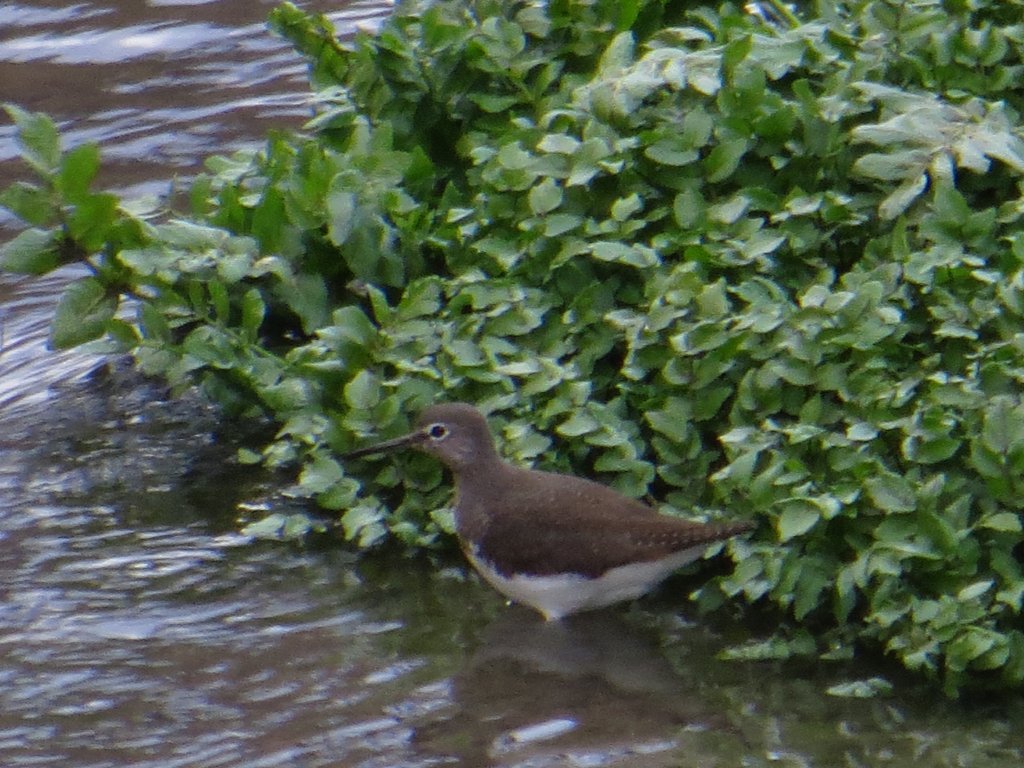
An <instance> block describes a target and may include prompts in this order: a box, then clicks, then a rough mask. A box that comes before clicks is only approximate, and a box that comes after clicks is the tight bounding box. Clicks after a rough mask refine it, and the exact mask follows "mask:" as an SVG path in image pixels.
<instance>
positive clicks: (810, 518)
mask: <svg viewBox="0 0 1024 768" xmlns="http://www.w3.org/2000/svg"><path fill="white" fill-rule="evenodd" d="M820 519H821V512H820V511H819V510H818V509H817V508H816V507H815V506H814V505H813V504H808V503H806V502H802V501H795V502H790V503H788V504H787V505H786V507H785V509H783V510H782V514H781V515H779V517H778V520H777V521H776V523H775V527H776V530H777V532H778V535H779V541H780V542H783V543H785V542H787V541H789V540H790V539H794V538H796V537H797V536H802V535H803V534H805V533H807V532H808V531H809V530H811V528H813V527H814V525H815V524H816V523H817V522H818V520H820Z"/></svg>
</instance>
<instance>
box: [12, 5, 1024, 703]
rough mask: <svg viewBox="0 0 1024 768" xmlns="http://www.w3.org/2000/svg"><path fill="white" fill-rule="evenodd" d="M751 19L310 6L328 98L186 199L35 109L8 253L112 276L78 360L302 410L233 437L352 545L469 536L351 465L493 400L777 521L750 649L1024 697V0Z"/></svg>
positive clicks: (740, 13) (413, 461) (547, 454)
mask: <svg viewBox="0 0 1024 768" xmlns="http://www.w3.org/2000/svg"><path fill="white" fill-rule="evenodd" d="M762 5H765V6H772V7H775V16H774V17H768V18H763V17H762V16H759V15H758V14H752V13H748V12H745V11H744V10H743V9H742V8H740V7H737V6H735V5H730V4H723V5H721V6H719V7H714V6H713V5H711V4H698V3H688V2H671V1H670V0H660V1H659V0H632V2H629V1H626V2H610V1H609V0H550V2H514V3H510V2H505V1H503V0H476V1H472V0H461V1H458V0H447V1H443V2H442V1H439V2H414V1H412V0H407V2H403V3H401V4H399V6H398V7H397V8H396V10H395V12H394V14H393V16H392V17H391V18H390V19H389V20H388V21H387V22H386V23H385V25H384V26H383V28H382V29H381V30H380V31H379V32H378V33H375V34H373V35H370V34H360V35H359V36H357V37H356V38H355V39H354V40H353V41H351V42H339V41H338V40H336V39H335V36H334V33H333V30H332V29H331V27H330V24H329V22H328V21H327V20H326V19H324V18H323V17H313V16H307V15H305V14H304V13H302V12H301V11H299V10H298V9H296V8H295V7H294V6H291V5H287V4H286V5H283V6H281V7H280V8H278V9H277V10H276V11H275V12H274V15H273V19H272V24H273V27H274V28H275V29H276V30H277V31H278V32H279V33H281V34H283V35H285V36H286V37H287V38H288V39H290V40H291V41H292V42H293V43H294V45H295V46H296V48H297V49H298V50H299V51H300V52H301V53H302V54H303V55H304V56H305V57H306V58H307V59H308V60H309V64H310V73H311V81H312V84H313V86H314V90H315V94H316V100H317V105H318V106H317V111H316V117H315V118H314V119H313V120H312V121H311V123H310V124H309V125H308V126H307V131H306V132H304V133H295V134H279V135H274V136H271V137H270V138H269V139H268V141H267V143H266V146H265V147H263V148H261V149H259V150H254V151H252V152H247V153H241V154H238V155H235V156H233V157H230V158H226V157H216V158H211V159H210V160H209V161H208V163H207V166H208V173H207V174H206V175H204V176H202V177H200V178H199V179H197V180H196V181H195V182H194V183H193V184H192V186H191V190H190V193H189V200H188V205H187V210H173V211H172V210H163V209H154V208H151V209H149V210H144V209H143V208H142V207H141V206H139V205H137V204H130V203H126V202H124V201H122V200H119V199H118V198H117V197H116V196H114V195H111V194H107V193H98V192H95V191H93V190H92V187H91V182H92V180H93V178H94V176H95V174H96V172H97V170H98V168H99V165H100V153H99V150H98V148H97V147H95V146H93V145H82V146H79V147H75V148H73V149H70V150H67V151H64V150H62V148H61V145H60V140H59V137H58V134H57V131H56V130H55V128H54V125H53V123H52V122H51V121H50V120H49V119H48V118H46V117H44V116H41V115H34V114H29V113H26V112H24V111H22V110H20V109H18V108H16V107H13V106H12V107H8V112H9V114H10V115H11V117H12V118H13V120H14V121H15V123H16V124H17V126H18V129H19V135H20V140H21V145H22V148H23V154H24V159H25V161H26V162H27V163H28V164H29V165H30V166H31V168H32V170H33V171H34V172H35V174H36V175H37V177H38V179H37V181H36V182H35V183H24V182H19V183H16V184H13V185H11V186H10V187H8V188H7V189H6V190H5V191H4V192H3V193H2V194H0V204H2V205H3V206H4V207H6V208H8V209H9V210H11V211H12V212H14V213H15V214H16V215H17V216H19V217H20V218H21V219H22V220H24V221H25V222H26V224H27V225H28V228H27V229H25V230H24V231H23V232H22V233H21V234H20V235H18V236H17V237H16V238H15V239H14V240H13V241H11V242H9V243H7V244H6V245H5V246H4V247H3V249H2V265H3V268H4V269H6V270H9V271H13V272H19V273H28V274H43V273H46V272H48V271H50V270H53V269H54V268H56V267H58V266H60V265H63V264H67V263H72V262H76V263H80V264H82V265H84V266H85V267H87V275H86V276H84V277H81V278H80V279H78V280H77V281H75V282H73V283H72V284H71V285H70V286H69V287H68V289H67V291H66V293H65V294H64V296H63V298H62V300H61V302H60V304H59V307H58V309H57V312H56V316H55V317H54V320H53V330H52V342H53V344H54V345H55V346H57V347H69V346H75V345H79V344H83V343H86V342H89V343H93V344H96V343H99V342H97V340H100V339H102V340H103V341H102V343H103V344H105V345H107V347H108V348H111V349H115V350H122V351H128V352H130V353H132V354H133V355H134V357H135V359H136V360H137V362H138V365H139V366H140V368H141V369H142V370H144V371H146V372H148V373H152V374H157V375H159V376H162V377H164V378H166V379H167V380H169V381H170V382H171V383H172V384H174V385H178V386H188V385H190V384H193V383H199V384H200V385H201V386H202V387H203V389H204V390H205V391H206V392H207V393H208V394H209V395H210V397H212V398H213V399H214V400H215V401H217V402H218V403H220V404H221V405H222V406H223V407H224V408H225V409H226V410H227V411H228V412H230V413H233V414H237V415H243V416H246V415H248V416H259V417H261V418H264V419H268V420H269V421H271V422H272V423H274V424H276V425H277V427H278V429H277V433H276V436H275V437H274V439H273V440H272V441H271V442H270V443H269V444H268V445H265V446H258V447H254V448H252V449H247V450H245V451H243V452H242V457H243V459H244V460H247V461H252V462H257V461H262V462H264V463H265V464H267V465H268V466H271V467H281V466H294V467H297V468H298V481H297V483H296V484H295V486H294V487H293V488H292V489H290V492H291V493H294V494H297V495H300V496H307V497H309V498H311V499H315V500H316V502H317V503H318V504H319V505H320V506H321V507H322V508H324V509H326V510H331V511H336V512H337V515H338V517H339V520H340V524H341V526H342V527H343V530H344V533H345V535H346V536H347V538H349V539H350V540H352V541H353V542H355V543H356V544H357V545H358V546H361V547H372V546H375V545H378V544H379V543H381V542H383V541H385V540H391V541H395V542H398V543H401V544H402V545H405V546H408V547H413V548H419V547H432V546H435V545H436V544H437V543H438V542H439V541H443V540H446V535H447V533H448V532H449V530H450V525H451V521H450V516H449V514H448V513H447V512H446V511H445V507H444V505H445V503H446V501H447V494H448V491H447V490H446V487H445V485H444V484H443V478H442V474H441V469H440V467H439V466H437V465H436V464H435V463H434V462H432V461H430V460H429V459H427V458H426V457H420V456H408V457H402V458H400V459H397V460H396V462H386V463H379V464H368V463H363V464H360V465H358V466H355V467H353V466H343V465H342V464H341V463H339V461H338V460H337V459H336V458H335V457H336V455H337V454H338V453H340V452H343V451H345V450H347V449H350V448H351V447H353V446H354V445H356V444H357V443H359V442H360V441H362V440H364V439H365V438H366V436H367V435H369V434H385V435H388V434H395V433H398V432H399V431H401V430H403V429H404V428H405V427H406V426H407V423H408V419H409V418H410V415H411V414H413V413H415V412H416V411H418V410H419V409H420V408H421V407H422V406H424V405H425V404H426V403H428V402H432V401H434V400H436V399H440V398H444V399H459V400H468V401H472V402H476V403H478V404H480V405H481V406H482V407H483V408H484V409H486V410H490V411H491V412H492V423H493V424H494V425H495V426H496V428H497V429H498V430H499V437H500V441H501V443H502V445H503V449H504V452H505V453H506V455H508V456H509V458H511V459H512V460H514V461H516V462H520V463H524V464H535V465H543V466H548V467H552V468H556V469H561V470H570V471H575V472H579V473H582V474H586V475H589V476H596V477H600V478H602V479H604V480H605V481H607V482H610V483H612V484H614V485H615V486H616V487H618V488H619V489H620V490H622V491H624V492H626V493H629V494H632V495H636V496H639V495H642V494H646V493H651V494H653V495H654V496H656V497H657V498H659V499H661V500H664V501H665V502H666V504H667V505H669V506H671V507H673V508H675V509H676V510H679V511H681V512H684V513H685V514H688V515H699V516H705V517H712V516H717V515H724V516H728V517H743V516H749V517H750V518H752V519H756V520H758V521H760V522H761V528H760V531H759V533H758V534H756V535H755V536H753V537H752V538H751V539H750V540H748V541H734V542H731V543H730V544H729V545H728V546H727V547H726V549H725V552H726V555H727V559H729V560H731V563H732V565H731V567H730V569H729V571H728V572H727V573H726V574H725V575H723V576H721V577H719V578H717V579H715V580H713V581H711V582H709V583H708V584H707V585H706V586H704V587H702V588H701V589H700V590H698V592H697V593H696V597H697V599H698V600H699V602H700V603H701V604H702V605H704V606H705V607H713V606H715V605H718V604H720V603H721V602H723V601H724V600H726V599H730V598H737V597H742V598H743V599H745V600H747V601H749V602H751V603H757V602H761V603H771V604H774V605H775V606H776V607H777V608H778V609H779V610H781V611H783V612H785V613H786V614H787V615H788V616H789V618H790V620H791V622H790V624H789V625H788V626H789V628H788V629H787V628H785V627H784V628H783V629H781V630H780V632H779V634H778V635H777V636H776V637H774V638H771V639H770V640H768V641H764V642H760V643H756V644H751V645H749V646H744V647H741V648H737V649H734V650H733V652H732V653H733V655H735V656H739V657H745V658H777V657H781V656H786V655H792V654H808V655H815V654H817V655H819V656H820V657H821V658H826V659H828V658H833V659H844V658H849V657H850V656H851V655H852V654H853V653H854V651H855V649H856V648H857V647H858V645H862V646H864V647H869V648H879V649H882V650H883V651H884V652H885V653H887V654H889V655H891V656H892V657H895V658H897V659H898V660H899V661H900V662H902V663H903V664H904V665H905V666H906V667H908V668H910V669H912V670H918V671H920V672H923V673H926V674H927V675H929V676H932V677H935V678H937V679H939V680H941V681H942V683H943V685H944V687H945V689H946V691H947V692H948V693H950V694H955V693H956V692H958V691H959V690H960V689H961V688H962V687H963V686H964V685H965V684H967V683H969V682H970V683H973V684H976V685H984V686H999V685H1002V686H1013V687H1016V686H1020V685H1021V683H1022V682H1024V632H1022V629H1021V627H1022V625H1021V620H1020V614H1021V604H1022V600H1024V572H1022V565H1021V562H1022V560H1024V545H1022V542H1024V529H1022V518H1021V511H1022V507H1024V401H1022V396H1021V387H1022V381H1024V224H1022V221H1024V197H1022V190H1024V183H1022V182H1024V140H1022V131H1021V128H1020V121H1021V117H1020V115H1021V110H1022V108H1024V89H1022V88H1021V86H1020V83H1021V82H1022V76H1024V24H1022V23H1021V22H1020V19H1021V18H1022V17H1024V2H1021V0H998V1H997V0H989V1H986V0H948V1H946V2H939V1H938V0H923V1H922V2H918V3H903V2H899V3H897V2H890V1H888V0H843V1H841V2H835V3H822V2H817V3H814V2H807V3H797V4H796V6H795V10H794V11H792V12H791V11H790V10H788V9H787V8H785V7H784V6H782V5H781V4H778V5H777V6H776V4H762ZM404 489H408V492H406V491H405V490H404ZM317 525H321V523H319V522H317V520H316V518H315V517H308V518H307V517H306V516H301V515H300V516H292V517H287V518H284V517H277V516H273V517H271V518H268V519H267V520H263V521H259V522H257V523H255V524H253V525H252V526H250V531H252V532H255V533H263V534H275V535H289V536H296V535H302V534H304V533H305V532H307V531H308V530H309V529H310V527H311V526H317ZM886 686H887V683H885V681H878V680H875V679H873V680H869V681H863V682H862V683H857V684H851V685H850V686H848V688H849V691H851V692H852V693H850V692H847V691H846V690H845V689H844V690H843V691H837V693H843V694H844V695H870V694H872V693H877V692H878V691H879V690H884V689H885V688H886Z"/></svg>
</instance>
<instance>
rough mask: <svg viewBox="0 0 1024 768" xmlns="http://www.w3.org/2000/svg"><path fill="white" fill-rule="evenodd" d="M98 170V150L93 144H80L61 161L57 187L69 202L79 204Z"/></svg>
mask: <svg viewBox="0 0 1024 768" xmlns="http://www.w3.org/2000/svg"><path fill="white" fill-rule="evenodd" d="M99 169H100V149H99V147H98V146H97V145H96V144H94V143H91V142H90V143H88V144H82V145H80V146H77V147H75V148H74V149H72V150H70V151H69V152H67V153H66V154H65V155H64V157H63V158H62V159H61V163H60V174H59V175H58V177H57V186H58V187H59V189H60V191H61V192H62V193H63V194H64V197H66V198H67V199H68V201H69V202H72V203H78V202H80V201H81V200H82V199H83V198H84V197H85V196H86V195H87V194H88V192H89V186H90V185H91V184H92V182H93V179H95V178H96V173H97V172H98V171H99Z"/></svg>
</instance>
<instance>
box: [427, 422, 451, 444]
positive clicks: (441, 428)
mask: <svg viewBox="0 0 1024 768" xmlns="http://www.w3.org/2000/svg"><path fill="white" fill-rule="evenodd" d="M427 434H428V435H430V439H431V440H444V439H445V438H446V437H448V427H446V426H445V425H444V424H431V425H430V426H429V427H427Z"/></svg>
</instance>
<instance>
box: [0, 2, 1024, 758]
mask: <svg viewBox="0 0 1024 768" xmlns="http://www.w3.org/2000/svg"><path fill="white" fill-rule="evenodd" d="M270 5H271V3H270V2H267V1H265V0H260V1H259V2H256V1H254V0H207V1H205V2H204V1H203V0H182V1H181V2H173V1H171V0H153V1H152V2H148V3H147V2H141V1H140V0H121V2H115V0H95V1H94V2H77V3H74V2H60V1H59V0H49V2H44V1H43V0H24V1H22V0H14V2H5V3H2V4H0V100H4V101H16V102H18V103H20V104H22V105H23V106H25V107H27V108H29V109H42V110H46V111H49V112H51V113H53V114H54V115H55V116H56V117H57V118H58V119H59V120H60V121H61V123H62V125H63V127H64V129H65V131H66V132H67V134H68V136H69V137H70V138H71V140H72V141H81V140H84V139H94V140H97V141H100V142H101V143H102V144H103V146H104V152H105V155H106V157H107V159H108V162H109V161H111V160H112V161H113V162H112V163H111V164H110V165H109V166H108V168H107V171H106V173H107V176H106V182H107V183H109V184H111V185H113V186H115V187H119V188H134V189H135V190H140V189H151V188H154V187H160V186H161V185H163V186H166V183H167V180H168V179H170V178H171V177H172V176H173V175H174V174H176V173H181V174H189V173H191V172H193V171H194V170H195V168H196V164H197V162H198V161H199V160H200V159H201V158H202V156H203V155H205V154H208V153H213V152H216V153H225V152H229V151H231V149H233V148H234V147H237V146H241V145H245V144H250V143H252V142H257V141H259V140H260V138H261V136H262V134H263V132H264V131H265V129H266V128H267V127H268V126H270V125H281V124H283V123H288V124H295V123H297V122H299V121H301V119H302V118H303V117H304V115H305V110H306V107H305V96H304V93H305V90H304V86H303V83H302V77H301V75H302V65H301V64H300V63H299V62H298V61H297V60H296V59H295V58H294V57H292V56H291V55H290V54H289V53H288V50H287V48H286V47H285V46H284V45H283V44H281V43H280V42H279V41H276V40H275V39H273V38H272V37H270V36H268V35H266V34H265V33H264V31H263V24H262V19H263V17H264V15H265V14H266V12H267V10H268V9H269V7H270ZM310 5H312V6H313V7H319V8H320V9H321V10H327V11H329V12H330V13H331V14H332V16H333V17H334V18H335V21H336V22H337V23H339V25H341V26H343V27H346V26H347V27H351V25H352V24H353V23H356V22H357V21H359V20H364V21H365V20H372V19H375V18H379V17H380V14H381V13H382V12H383V11H384V3H382V2H381V3H367V4H363V3H339V4H334V3H323V2H318V3H314V4H310ZM15 155H16V150H15V147H14V144H13V133H12V131H11V130H10V128H9V127H7V126H4V127H0V184H3V183H4V182H5V181H6V180H9V179H10V178H13V177H14V175H15V174H16V173H19V172H20V171H18V167H17V164H16V163H15V162H14V161H13V160H12V158H13V157H14V156H15ZM2 226H3V222H2V221H0V227H2ZM4 238H5V233H4V232H2V231H0V239H4ZM68 279H69V275H68V274H58V275H55V276H53V277H51V278H48V279H46V280H43V281H36V280H32V281H29V280H12V279H11V278H10V277H8V276H0V326H2V327H0V336H2V345H0V498H2V499H3V503H2V504H0V658H2V659H3V662H4V663H3V664H2V665H0V765H2V766H4V768H7V766H14V767H18V766H74V767H75V768H107V767H113V766H125V765H132V766H140V767H143V768H145V767H150V766H151V767H153V768H156V767H157V766H159V767H160V768H163V767H164V766H182V767H183V768H184V767H185V766H187V767H188V768H193V767H195V766H345V767H346V768H347V767H349V766H367V767H369V766H436V765H465V766H471V767H473V766H509V767H511V766H524V767H525V766H532V767H539V766H595V767H596V766H641V767H642V768H653V767H659V768H660V767H661V766H666V767H667V766H716V767H717V766H722V767H723V768H724V767H726V766H728V767H731V766H740V765H743V766H755V767H760V766H820V767H822V768H833V767H834V766H893V765H928V766H950V767H952V766H957V767H958V768H963V767H964V766H971V767H975V768H1003V767H1004V766H1005V767H1009V766H1019V765H1020V764H1021V760H1022V757H1024V754H1022V739H1024V736H1022V734H1021V732H1020V729H1019V727H1018V724H1019V723H1020V722H1021V719H1022V718H1024V707H1022V706H1021V701H1020V700H1019V699H1014V698H1010V699H1004V700H996V701H977V700H975V701H970V702H967V703H966V704H965V705H956V704H951V703H948V702H942V701H939V700H936V698H935V696H934V694H933V692H932V691H931V690H930V689H928V688H926V687H923V686H921V687H915V686H914V685H911V684H907V683H901V685H900V687H899V689H898V690H899V697H898V698H894V699H890V700H880V701H866V702H863V701H844V700H837V699H832V698H829V697H826V696H823V695H822V691H823V690H824V689H825V688H826V687H827V686H828V685H830V684H832V683H834V682H838V681H840V680H844V679H850V678H853V677H868V676H871V675H872V674H877V672H876V670H875V669H874V668H873V667H872V664H873V662H871V661H859V662H858V663H857V664H854V665H849V666H847V667H844V668H836V667H828V666H823V665H792V664H790V665H783V664H763V665H737V664H725V663H722V662H719V661H716V659H715V654H716V653H717V652H718V651H719V650H721V648H722V647H723V646H724V645H726V644H727V643H728V642H730V639H731V640H732V641H737V640H739V639H742V638H744V637H746V636H747V635H749V634H750V632H751V631H752V630H751V628H750V627H749V626H739V627H729V628H726V626H725V625H723V624H722V623H721V620H716V622H717V623H715V624H710V625H708V624H705V625H699V624H690V623H686V622H683V621H679V620H675V619H673V618H672V616H673V615H674V613H675V612H676V611H677V610H678V607H679V600H678V597H677V596H675V595H672V594H671V591H672V589H673V587H672V585H671V584H669V585H668V587H667V588H666V590H667V591H666V592H663V593H662V596H663V599H664V601H665V602H664V604H659V603H658V602H657V600H658V598H657V597H655V598H654V600H646V601H643V602H642V603H641V607H639V608H632V609H625V610H618V611H610V612H603V613H598V614H593V615H584V616H579V617H575V618H573V619H571V620H569V621H566V622H564V623H561V624H548V623H545V622H543V621H540V620H539V619H538V618H537V617H536V616H535V615H534V614H533V613H532V612H529V611H525V610H518V609H514V608H513V609H509V608H506V607H505V606H503V605H502V604H501V602H500V600H499V598H498V597H497V596H496V595H495V594H494V593H493V592H492V591H491V590H489V589H488V588H487V587H486V586H483V585H480V584H479V583H478V582H477V580H476V579H475V578H474V577H473V576H471V575H468V574H467V573H466V572H465V571H464V570H463V569H462V567H461V565H454V566H453V565H451V564H449V565H448V566H447V567H445V566H443V565H442V566H438V565H434V564H430V563H425V562H420V561H412V560H408V559H404V558H401V557H398V556H386V555H381V556H380V557H376V558H368V559H363V560H361V561H359V562H357V561H356V560H355V559H354V557H352V556H351V555H350V554H349V553H347V552H345V551H343V550H338V549H336V548H332V549H326V550H324V551H319V550H316V549H311V550H298V549H291V548H286V547H282V546H274V545H255V544H252V543H250V542H247V541H244V540H242V539H241V538H240V537H238V536H237V534H235V533H234V531H235V530H236V529H237V525H236V519H235V518H236V514H237V504H238V502H239V501H244V500H249V501H251V500H256V501H261V502H265V503H266V505H267V506H269V507H270V508H272V509H275V510H281V511H288V510H287V509H284V508H283V507H284V505H285V504H286V503H287V502H285V501H284V500H282V499H280V498H278V497H277V496H275V494H274V489H275V488H276V487H278V486H280V485H283V484H284V483H286V482H287V478H280V477H268V476H266V475H264V474H262V473H260V472H257V471H254V470H247V469H244V468H242V467H239V466H237V465H236V464H235V462H234V461H233V448H232V445H233V442H234V440H235V439H236V435H235V434H234V432H235V430H236V425H232V424H224V423H222V422H221V421H219V420H218V419H217V418H216V416H215V414H213V413H211V412H210V411H209V409H208V408H207V407H206V406H204V405H203V404H201V403H200V402H199V401H198V400H196V399H195V398H192V397H189V396H185V397H176V398H174V399H173V400H171V399H168V398H167V397H166V393H164V392H162V391H161V390H160V388H159V387H157V386H155V385H153V384H152V383H148V382H141V381H138V380H137V379H136V378H135V377H133V375H132V374H131V372H130V370H128V369H126V368H123V367H120V366H117V365H115V366H114V368H113V369H112V370H108V369H107V368H105V367H101V368H97V366H98V365H99V364H100V362H101V361H99V360H98V359H97V358H93V357H89V356H86V355H83V354H81V353H65V354H60V355H58V354H55V353H52V352H50V351H48V350H47V349H46V324H47V322H48V319H49V315H50V313H51V312H52V307H53V304H54V302H55V300H56V298H55V297H56V295H57V294H58V293H59V291H60V288H61V286H62V285H63V284H64V283H65V282H66V281H67V280H68ZM689 588H690V585H683V586H682V587H681V593H683V594H685V592H686V591H687V590H688V589H689ZM721 633H727V635H728V637H727V638H726V637H722V636H721Z"/></svg>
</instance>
